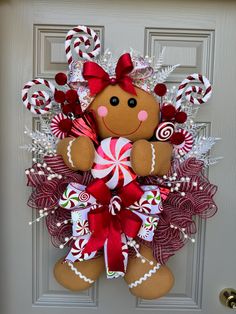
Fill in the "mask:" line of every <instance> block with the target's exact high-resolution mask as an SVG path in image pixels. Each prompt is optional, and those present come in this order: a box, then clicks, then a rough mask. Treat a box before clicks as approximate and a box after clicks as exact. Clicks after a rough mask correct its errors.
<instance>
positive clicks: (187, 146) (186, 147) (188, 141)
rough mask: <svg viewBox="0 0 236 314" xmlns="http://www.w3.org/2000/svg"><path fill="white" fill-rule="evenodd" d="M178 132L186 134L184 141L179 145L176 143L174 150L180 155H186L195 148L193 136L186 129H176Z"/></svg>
mask: <svg viewBox="0 0 236 314" xmlns="http://www.w3.org/2000/svg"><path fill="white" fill-rule="evenodd" d="M176 133H180V134H182V135H183V136H184V141H183V142H182V143H181V144H179V145H174V150H175V151H176V153H177V154H179V155H184V154H186V153H188V152H190V150H191V149H192V148H193V136H192V134H191V133H189V132H188V131H186V130H183V129H180V130H178V131H176Z"/></svg>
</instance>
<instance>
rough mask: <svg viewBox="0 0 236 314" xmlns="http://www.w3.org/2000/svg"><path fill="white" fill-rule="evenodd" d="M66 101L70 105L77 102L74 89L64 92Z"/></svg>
mask: <svg viewBox="0 0 236 314" xmlns="http://www.w3.org/2000/svg"><path fill="white" fill-rule="evenodd" d="M66 100H67V101H68V103H70V104H72V103H75V102H76V101H77V100H78V95H77V91H76V90H74V89H69V90H68V91H66Z"/></svg>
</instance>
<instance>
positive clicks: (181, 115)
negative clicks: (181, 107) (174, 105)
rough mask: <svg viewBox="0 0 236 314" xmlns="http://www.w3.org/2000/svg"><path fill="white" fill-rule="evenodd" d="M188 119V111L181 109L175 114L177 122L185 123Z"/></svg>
mask: <svg viewBox="0 0 236 314" xmlns="http://www.w3.org/2000/svg"><path fill="white" fill-rule="evenodd" d="M186 120H187V113H186V112H184V111H179V112H177V113H176V115H175V121H176V122H177V123H184V122H185V121H186Z"/></svg>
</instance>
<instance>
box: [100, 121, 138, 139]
mask: <svg viewBox="0 0 236 314" xmlns="http://www.w3.org/2000/svg"><path fill="white" fill-rule="evenodd" d="M102 121H103V123H104V125H105V127H106V129H107V130H108V131H110V132H111V133H113V134H115V135H119V136H125V135H131V134H134V133H135V132H136V131H138V129H139V128H140V126H141V124H142V121H140V122H139V125H138V126H137V128H136V129H135V130H133V131H132V132H130V133H125V134H124V133H117V132H115V131H113V130H112V129H110V128H109V127H108V126H107V124H106V122H105V119H104V118H102Z"/></svg>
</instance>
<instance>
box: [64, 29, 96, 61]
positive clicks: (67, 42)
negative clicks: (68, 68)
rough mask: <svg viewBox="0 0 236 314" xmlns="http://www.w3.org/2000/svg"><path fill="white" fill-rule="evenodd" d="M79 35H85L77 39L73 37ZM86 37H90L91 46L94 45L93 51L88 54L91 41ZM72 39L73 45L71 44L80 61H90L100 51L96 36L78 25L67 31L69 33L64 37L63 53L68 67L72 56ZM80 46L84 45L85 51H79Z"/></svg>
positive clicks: (92, 31)
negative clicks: (64, 52)
mask: <svg viewBox="0 0 236 314" xmlns="http://www.w3.org/2000/svg"><path fill="white" fill-rule="evenodd" d="M81 33H85V34H86V35H80V36H78V37H75V36H76V35H79V34H81ZM88 36H90V37H91V38H92V39H93V44H94V47H93V50H92V51H89V52H87V51H88V49H89V48H90V47H91V41H90V39H89V38H88ZM73 38H75V40H74V44H73V45H74V46H73V47H74V49H75V52H76V54H77V55H78V56H79V57H81V58H82V59H85V60H91V59H93V58H95V57H97V56H98V55H99V53H100V50H101V42H100V39H99V37H98V35H97V34H96V33H95V32H94V30H92V29H91V28H89V27H86V26H81V25H79V26H77V27H75V28H73V29H71V30H69V32H68V33H67V35H66V40H65V51H66V58H67V61H68V64H69V65H70V64H71V62H72V61H73V56H72V51H71V45H72V40H73ZM82 44H83V45H84V48H85V50H86V51H82V50H81V45H82Z"/></svg>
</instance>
